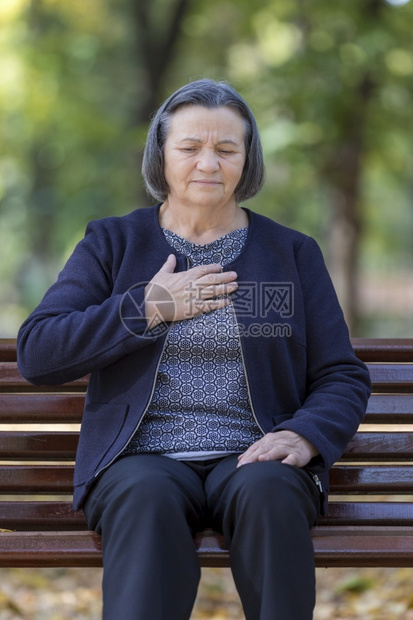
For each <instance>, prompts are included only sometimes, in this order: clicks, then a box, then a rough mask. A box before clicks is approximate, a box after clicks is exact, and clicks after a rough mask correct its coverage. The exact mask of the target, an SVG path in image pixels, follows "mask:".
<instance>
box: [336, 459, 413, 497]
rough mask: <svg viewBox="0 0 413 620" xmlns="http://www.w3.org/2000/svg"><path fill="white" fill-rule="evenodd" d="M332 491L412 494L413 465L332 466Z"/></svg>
mask: <svg viewBox="0 0 413 620" xmlns="http://www.w3.org/2000/svg"><path fill="white" fill-rule="evenodd" d="M330 490H331V492H333V493H342V494H343V493H344V494H349V493H375V494H377V495H381V494H382V495H395V494H396V495H397V494H399V493H400V494H403V493H408V494H413V466H409V465H392V466H384V465H383V466H378V467H374V466H373V467H372V466H370V465H366V466H364V467H361V466H360V467H358V466H352V465H350V466H348V467H337V466H334V467H333V468H332V469H331V471H330Z"/></svg>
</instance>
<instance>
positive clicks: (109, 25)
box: [0, 0, 413, 620]
mask: <svg viewBox="0 0 413 620" xmlns="http://www.w3.org/2000/svg"><path fill="white" fill-rule="evenodd" d="M201 77H211V78H214V79H218V80H221V79H223V80H227V81H229V82H230V83H232V84H233V85H234V86H235V87H236V89H237V90H238V91H239V92H240V93H241V94H242V95H243V96H244V97H245V99H246V100H247V102H248V103H249V104H250V106H251V108H252V110H253V112H254V114H255V116H256V119H257V122H258V126H259V129H260V133H261V137H262V142H263V147H264V155H265V162H266V184H265V187H264V189H263V190H262V191H261V193H260V194H259V195H258V196H257V197H255V198H254V199H253V200H251V201H249V202H248V203H246V206H248V207H250V208H252V209H254V210H256V211H257V212H259V213H263V214H264V215H267V216H269V217H271V218H273V219H275V220H277V221H279V222H281V223H282V224H285V225H287V226H291V227H293V228H298V229H299V230H301V231H302V232H305V233H307V234H309V235H311V236H314V237H315V238H316V240H317V241H318V242H319V244H320V245H321V247H322V250H323V252H324V256H325V259H326V262H327V266H328V268H329V271H330V273H331V276H332V278H333V282H334V284H335V286H336V290H337V292H338V295H339V298H340V301H341V304H342V306H343V309H344V312H345V316H346V319H347V322H348V325H349V328H350V333H351V335H352V336H364V337H389V338H390V337H412V336H413V1H411V2H409V1H408V0H391V1H390V0H346V1H345V2H343V1H342V2H326V1H325V0H87V1H85V0H1V1H0V145H1V146H0V337H15V336H16V333H17V330H18V327H19V325H20V324H21V322H22V321H23V320H24V319H25V318H26V316H27V314H28V313H29V312H30V311H31V310H32V309H33V308H34V307H35V306H36V304H37V303H38V302H39V301H40V299H41V298H42V296H43V294H44V292H45V290H46V289H47V288H48V286H49V285H50V284H52V282H53V281H54V280H55V279H56V276H57V274H58V272H59V270H60V269H61V267H62V266H63V264H64V262H65V261H66V259H67V258H68V256H69V255H70V253H71V251H72V250H73V247H74V245H75V244H76V242H77V241H79V240H80V239H81V238H82V236H83V234H84V230H85V227H86V224H87V222H88V221H89V220H91V219H96V218H101V217H105V216H110V215H123V214H126V213H128V212H130V211H132V210H133V209H135V208H139V207H142V206H149V205H150V204H153V202H154V201H153V199H151V198H150V197H148V196H147V195H146V194H145V191H144V188H143V184H142V180H141V176H140V161H141V156H142V149H143V145H144V142H145V136H146V132H147V128H148V121H149V119H150V116H151V114H153V112H154V111H155V110H156V108H157V107H158V105H159V104H160V103H161V102H162V101H163V100H164V99H165V98H166V97H167V96H168V95H169V94H170V93H171V92H173V91H174V90H175V89H176V88H178V87H179V86H181V85H182V84H184V83H186V82H188V81H189V80H193V79H198V78H201ZM88 580H90V582H88ZM99 580H100V574H99V572H97V571H92V570H90V571H83V572H80V571H75V570H73V571H63V572H62V571H54V572H53V571H50V570H49V572H47V571H45V572H42V571H30V570H27V571H17V570H16V571H13V570H10V571H1V581H0V620H8V619H9V618H22V617H23V618H26V617H27V618H30V619H31V620H35V619H36V618H41V620H52V619H53V620H60V618H66V617H67V618H71V619H74V618H98V617H99ZM204 582H205V583H204V585H203V586H202V588H203V589H201V590H200V597H199V602H198V606H197V611H196V612H195V615H194V618H197V619H198V618H213V619H215V620H218V619H219V618H241V617H242V615H240V614H241V612H240V607H239V602H238V601H237V598H236V594H235V593H234V592H233V587H232V583H231V580H230V578H229V575H228V571H224V570H223V569H217V570H216V571H213V570H212V569H211V570H210V571H209V572H208V571H206V574H205V578H204ZM412 583H413V575H412V571H397V570H392V571H390V570H387V571H384V570H383V571H380V570H378V569H375V570H374V571H373V570H370V571H360V570H359V571H352V570H349V569H348V570H342V571H332V570H330V569H329V570H328V571H320V572H319V588H320V593H319V604H318V607H317V610H316V619H317V620H323V619H324V618H325V619H328V620H330V619H333V618H342V619H350V618H351V619H352V618H362V619H363V620H367V619H368V618H382V619H383V620H392V619H393V618H394V619H396V618H397V619H405V620H407V619H408V618H409V619H411V618H413V595H412V594H411V592H412V591H413V588H412V587H411V586H412ZM62 584H63V585H62ZM38 586H39V587H38ZM386 593H387V594H388V597H386ZM70 605H72V607H70ZM27 609H30V610H31V611H30V612H29V611H27ZM26 614H28V615H26ZM65 614H67V615H65ZM82 614H83V615H82ZM231 614H232V615H231ZM335 614H337V615H335Z"/></svg>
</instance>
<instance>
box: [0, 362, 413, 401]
mask: <svg viewBox="0 0 413 620" xmlns="http://www.w3.org/2000/svg"><path fill="white" fill-rule="evenodd" d="M367 366H368V369H369V371H370V375H371V378H372V382H373V385H374V389H375V391H378V392H385V391H389V392H395V391H400V392H409V393H411V392H412V391H413V365H410V364H368V365H367ZM87 381H88V377H82V378H81V379H77V380H76V381H71V382H69V383H65V384H64V386H36V385H32V384H31V383H29V382H28V381H26V380H25V379H23V377H22V376H21V375H20V373H19V371H18V369H17V364H16V363H15V362H0V390H2V391H3V392H5V391H9V392H59V391H60V392H62V391H65V392H69V391H70V392H73V391H76V392H81V391H84V390H85V389H86V386H87Z"/></svg>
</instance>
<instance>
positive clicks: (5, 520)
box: [0, 501, 87, 531]
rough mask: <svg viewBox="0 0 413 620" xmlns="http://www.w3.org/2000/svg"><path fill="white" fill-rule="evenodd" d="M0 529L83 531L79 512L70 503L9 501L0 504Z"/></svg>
mask: <svg viewBox="0 0 413 620" xmlns="http://www.w3.org/2000/svg"><path fill="white" fill-rule="evenodd" d="M0 529H7V530H22V531H31V530H40V529H41V530H85V529H87V527H86V521H85V518H84V516H83V512H82V511H81V510H79V511H76V512H75V511H74V510H73V507H72V502H71V501H60V502H56V501H50V502H48V501H10V502H7V501H6V502H2V503H1V512H0Z"/></svg>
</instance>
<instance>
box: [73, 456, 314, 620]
mask: <svg viewBox="0 0 413 620" xmlns="http://www.w3.org/2000/svg"><path fill="white" fill-rule="evenodd" d="M236 465H237V457H236V456H235V455H231V456H228V457H224V458H222V459H218V460H215V461H213V462H210V461H204V462H201V463H196V462H182V461H176V460H174V459H171V458H168V457H165V456H159V455H150V454H138V455H133V456H127V457H124V458H121V459H120V460H118V461H116V462H115V463H114V464H112V465H111V466H110V467H109V468H108V469H107V470H106V471H105V472H104V473H103V475H102V476H101V477H100V478H99V480H98V481H97V483H96V484H95V486H94V487H93V488H92V490H91V491H90V493H89V495H88V497H87V501H86V503H85V506H84V511H85V515H86V518H87V521H88V525H89V528H90V529H94V530H96V531H97V532H99V533H100V534H101V535H102V553H103V566H104V571H103V619H104V620H188V619H189V618H190V616H191V610H192V607H193V604H194V601H195V598H196V594H197V588H198V583H199V579H200V567H199V562H198V559H197V555H196V551H195V546H194V542H193V534H194V533H195V532H196V531H197V530H200V529H202V528H203V527H204V525H205V523H207V522H208V523H209V524H211V523H212V524H213V527H214V528H216V529H217V530H219V531H222V532H223V533H224V536H225V541H226V544H227V545H228V548H229V550H230V562H231V569H232V573H233V576H234V581H235V584H236V587H237V590H238V592H239V595H240V598H241V602H242V605H243V608H244V612H245V617H246V619H247V620H310V619H311V618H312V616H313V608H314V604H315V570H314V553H313V546H312V542H311V537H310V527H311V526H312V525H313V524H314V522H315V520H316V518H317V516H318V512H319V494H318V489H317V487H316V485H315V484H314V482H313V480H312V479H311V477H310V476H309V475H308V474H307V473H305V472H304V471H302V470H301V469H298V468H296V467H292V466H290V465H284V464H282V463H280V462H278V461H266V462H257V463H250V464H248V465H243V466H242V467H239V468H237V466H236Z"/></svg>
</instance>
